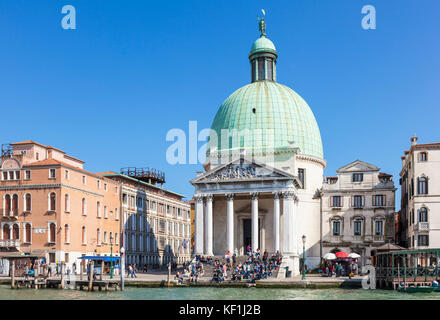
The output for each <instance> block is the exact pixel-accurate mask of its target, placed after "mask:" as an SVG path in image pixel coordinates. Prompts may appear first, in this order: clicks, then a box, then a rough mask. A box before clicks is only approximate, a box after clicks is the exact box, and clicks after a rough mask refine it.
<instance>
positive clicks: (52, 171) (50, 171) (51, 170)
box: [49, 169, 56, 179]
mask: <svg viewBox="0 0 440 320" xmlns="http://www.w3.org/2000/svg"><path fill="white" fill-rule="evenodd" d="M55 173H56V170H55V169H49V179H55V178H56V175H55Z"/></svg>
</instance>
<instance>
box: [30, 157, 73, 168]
mask: <svg viewBox="0 0 440 320" xmlns="http://www.w3.org/2000/svg"><path fill="white" fill-rule="evenodd" d="M53 164H65V163H64V162H61V161H58V160H55V159H45V160H40V161H36V162H32V163H28V164H25V165H24V166H23V167H33V166H46V165H53ZM66 165H68V164H66Z"/></svg>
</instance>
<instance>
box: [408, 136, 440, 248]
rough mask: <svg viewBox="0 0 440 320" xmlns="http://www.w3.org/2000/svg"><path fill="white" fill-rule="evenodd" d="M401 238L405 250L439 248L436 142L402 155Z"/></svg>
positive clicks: (413, 141)
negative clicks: (407, 248) (406, 248)
mask: <svg viewBox="0 0 440 320" xmlns="http://www.w3.org/2000/svg"><path fill="white" fill-rule="evenodd" d="M400 177H401V178H400V184H401V186H402V187H401V189H402V190H401V211H402V212H401V221H400V223H401V227H402V230H401V232H402V234H401V238H402V239H404V242H403V243H402V245H404V246H406V247H409V248H411V249H412V248H440V215H439V214H438V213H439V212H440V143H426V144H417V137H416V136H414V137H412V138H411V147H410V149H409V150H407V151H405V155H404V156H402V170H401V172H400Z"/></svg>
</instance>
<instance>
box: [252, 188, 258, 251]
mask: <svg viewBox="0 0 440 320" xmlns="http://www.w3.org/2000/svg"><path fill="white" fill-rule="evenodd" d="M251 196H252V252H255V251H257V249H258V193H252V195H251Z"/></svg>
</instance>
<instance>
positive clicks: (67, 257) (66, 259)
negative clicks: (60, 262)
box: [64, 252, 69, 263]
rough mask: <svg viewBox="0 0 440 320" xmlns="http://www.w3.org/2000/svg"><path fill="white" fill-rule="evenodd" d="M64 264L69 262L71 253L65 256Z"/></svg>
mask: <svg viewBox="0 0 440 320" xmlns="http://www.w3.org/2000/svg"><path fill="white" fill-rule="evenodd" d="M64 262H66V263H67V262H69V253H67V252H66V253H65V254H64Z"/></svg>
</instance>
